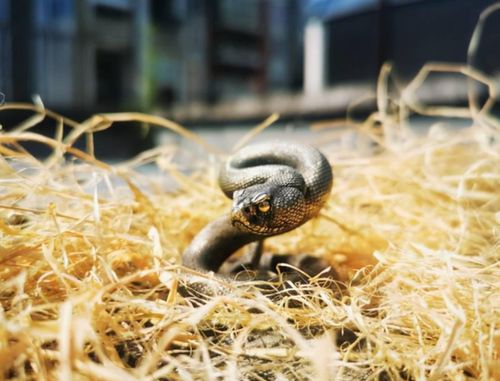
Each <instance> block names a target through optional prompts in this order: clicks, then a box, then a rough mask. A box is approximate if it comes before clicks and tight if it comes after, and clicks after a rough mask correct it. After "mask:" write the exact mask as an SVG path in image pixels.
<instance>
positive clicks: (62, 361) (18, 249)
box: [0, 66, 500, 380]
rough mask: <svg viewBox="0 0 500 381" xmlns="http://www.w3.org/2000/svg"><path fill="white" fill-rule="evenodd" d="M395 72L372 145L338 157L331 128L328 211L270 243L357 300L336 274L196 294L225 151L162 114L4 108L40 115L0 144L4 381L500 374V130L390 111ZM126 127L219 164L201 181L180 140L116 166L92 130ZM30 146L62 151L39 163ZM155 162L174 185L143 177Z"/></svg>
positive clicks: (373, 126)
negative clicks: (187, 258)
mask: <svg viewBox="0 0 500 381" xmlns="http://www.w3.org/2000/svg"><path fill="white" fill-rule="evenodd" d="M427 69H428V68H427ZM427 69H426V70H427ZM431 69H437V70H439V69H442V67H440V66H436V67H434V68H431ZM466 74H471V73H466ZM472 74H473V73H472ZM389 79H390V76H389V71H388V70H384V71H383V73H382V76H381V81H380V83H379V85H380V86H381V90H380V92H379V94H378V95H379V97H382V98H383V99H385V100H383V101H381V102H379V108H380V110H379V111H378V112H377V113H376V114H374V115H373V116H372V117H371V118H369V119H368V120H367V121H366V122H364V123H362V124H361V125H358V126H357V131H358V133H357V135H356V138H355V139H354V140H353V141H354V145H355V147H357V149H353V146H352V144H349V145H348V146H347V147H346V148H345V149H343V148H342V145H340V146H339V145H331V144H329V143H331V142H333V141H338V136H335V135H338V134H339V133H337V132H334V133H333V134H332V130H331V129H321V130H320V131H315V132H314V134H317V135H316V136H317V137H318V138H319V140H321V141H322V142H323V145H322V146H321V147H320V148H322V150H323V151H324V152H325V154H326V155H327V156H328V157H329V159H330V161H331V162H332V163H333V166H334V172H335V176H336V178H335V183H334V190H333V193H332V196H331V198H330V200H329V201H328V204H327V206H326V208H325V209H324V211H323V212H322V214H321V216H320V217H319V218H317V219H315V220H314V221H312V222H310V223H308V224H306V225H305V226H303V227H302V228H300V229H297V230H296V231H293V232H291V233H288V234H286V235H283V236H280V237H276V238H273V239H270V240H269V242H268V244H267V247H266V249H267V251H268V252H272V253H309V254H311V255H315V256H321V257H323V258H325V259H326V260H328V261H329V262H330V263H331V264H332V266H333V267H334V268H336V270H337V272H338V273H339V274H340V278H341V281H342V282H343V283H345V289H344V290H343V291H342V292H341V293H339V292H337V290H336V288H335V287H332V285H330V286H328V283H325V282H324V280H322V274H319V275H318V276H317V277H313V278H311V279H309V281H308V282H307V283H305V284H299V285H294V284H288V285H287V287H288V289H285V288H284V287H280V285H279V284H278V283H279V282H275V283H274V284H273V285H271V287H272V289H273V290H275V291H274V292H271V293H270V292H269V290H268V291H267V292H266V293H263V292H261V291H259V288H258V287H257V286H258V285H256V284H252V283H244V282H242V283H234V284H232V283H231V284H226V286H227V287H229V288H230V290H231V291H230V292H229V293H227V294H224V295H220V296H214V297H209V298H206V299H204V300H201V299H200V298H185V297H182V296H181V295H180V294H179V292H178V290H179V287H188V286H189V282H190V281H192V279H193V276H195V275H197V274H195V273H194V272H193V271H192V270H190V269H185V268H182V267H181V266H179V265H178V263H179V259H180V256H181V254H182V251H183V249H184V248H185V247H186V245H187V244H188V243H189V242H190V240H191V239H192V238H193V236H194V235H195V234H196V233H197V232H198V231H199V230H200V229H201V228H202V227H203V226H204V225H205V224H206V223H208V222H209V221H211V220H213V219H214V218H216V217H217V216H218V215H220V214H221V213H223V212H224V211H226V210H227V209H228V208H229V205H230V202H229V200H226V199H225V198H224V196H223V195H222V194H221V192H220V191H219V190H218V187H217V185H216V182H215V178H216V176H215V171H214V169H213V167H214V166H213V165H210V164H208V163H209V162H211V161H212V162H213V161H214V160H211V161H210V160H208V159H207V158H209V157H211V158H219V159H221V158H222V155H221V154H220V153H219V152H217V149H215V148H213V147H210V146H208V145H207V144H206V143H204V142H203V141H202V140H200V139H199V138H197V137H196V136H195V135H193V134H192V133H190V132H188V131H185V130H183V129H182V128H181V127H180V126H178V125H176V124H175V123H173V122H170V121H166V120H164V119H161V118H158V117H153V116H148V115H143V114H108V115H100V116H95V117H93V118H91V119H89V120H88V121H86V122H83V123H77V122H74V121H71V120H68V119H65V118H63V117H62V116H59V115H57V114H55V113H53V112H51V111H48V110H45V109H43V108H42V106H41V104H37V103H35V105H19V104H17V105H16V104H5V105H4V106H2V108H3V109H9V108H10V109H16V108H17V109H19V108H30V109H32V110H34V111H35V112H34V116H33V117H32V118H30V119H28V120H27V121H26V122H25V123H23V124H21V125H19V126H17V127H16V128H14V129H12V130H10V132H3V133H2V135H0V143H1V145H0V150H1V153H2V156H1V162H0V165H1V173H2V176H1V186H2V188H1V200H0V214H1V218H0V229H1V245H0V250H1V251H0V261H1V267H0V279H1V283H0V300H1V310H0V321H1V324H0V333H1V334H0V371H1V374H2V376H3V377H4V378H6V379H40V380H44V379H47V380H50V379H60V380H67V379H70V377H74V378H75V379H102V380H136V379H145V380H148V379H150V380H154V379H165V380H166V379H182V380H189V379H214V380H215V379H230V380H237V379H255V380H260V379H283V380H284V379H319V380H328V379H334V378H335V377H337V378H336V379H341V380H342V379H346V380H350V379H433V380H440V379H453V380H460V379H468V378H470V379H481V380H488V379H495V378H498V377H499V374H498V368H499V367H500V366H499V365H500V363H499V359H498V351H499V344H500V336H499V335H500V334H499V331H498V329H499V328H498V327H499V323H500V317H499V313H498V311H499V308H500V305H499V304H500V294H499V279H500V278H499V276H500V269H499V264H498V259H499V233H500V231H499V222H500V214H499V213H500V192H499V190H500V158H499V149H498V145H499V142H500V139H499V136H498V126H495V124H494V120H492V119H491V117H490V116H488V113H486V112H484V111H481V110H476V111H474V109H473V108H472V107H471V108H470V109H469V112H470V114H469V116H470V117H471V126H470V127H469V128H466V129H462V130H457V131H451V132H447V131H446V130H445V129H443V128H441V127H442V126H439V125H437V126H435V127H433V128H432V129H431V130H430V131H429V133H428V134H425V135H416V134H415V133H414V131H413V130H412V129H411V128H408V126H407V124H406V122H405V121H404V120H403V119H404V118H403V119H402V118H401V116H402V115H403V116H404V115H406V114H408V113H409V110H411V109H415V108H416V107H414V105H415V104H416V103H415V99H414V98H410V97H409V96H408V94H407V93H406V94H405V93H404V91H403V95H404V96H402V97H401V99H400V100H399V102H398V107H399V108H398V111H399V113H397V114H394V113H393V112H389V109H390V108H389V107H388V106H387V104H389V96H388V95H387V93H386V90H384V89H387V87H388V86H387V83H388V81H389ZM412 86H414V84H413V85H412ZM412 91H413V90H412ZM420 106H421V105H420ZM405 110H406V111H405ZM421 111H422V110H421ZM423 111H425V108H424V110H423ZM438 111H439V109H438ZM449 111H450V110H448V109H446V110H441V112H442V113H446V112H449ZM432 112H433V113H435V112H436V109H435V108H433V109H432ZM451 112H453V110H451ZM41 118H52V119H54V121H55V122H54V125H55V129H54V131H55V132H54V137H53V138H48V137H44V136H41V135H38V134H34V133H31V132H30V128H31V127H32V126H33V125H35V124H36V123H38V122H39V121H40V120H41ZM121 120H140V121H143V122H147V123H150V124H151V125H160V126H163V127H167V128H171V129H173V130H176V131H177V132H179V133H181V134H183V135H184V136H185V137H186V138H187V139H191V140H193V141H195V142H198V143H199V144H200V145H201V146H203V147H204V150H205V152H206V157H204V158H203V157H202V158H201V159H200V160H199V162H198V166H197V167H196V168H195V169H194V170H192V171H189V172H186V171H183V170H182V167H183V164H182V163H179V162H178V161H176V160H175V158H176V156H177V155H178V154H179V152H176V149H177V148H176V147H170V146H167V147H160V148H155V149H153V150H151V151H148V152H144V153H143V154H141V155H139V156H138V157H137V158H134V159H132V160H130V161H128V162H125V163H121V164H117V165H113V166H111V165H108V164H106V163H103V162H101V161H99V160H98V159H97V158H95V157H94V155H93V153H92V152H93V150H92V146H93V145H92V141H93V135H94V134H98V131H99V130H101V129H103V128H119V125H116V124H113V123H116V122H119V121H121ZM270 121H271V120H268V121H267V122H266V123H264V124H263V125H262V126H259V127H258V128H257V130H260V129H262V128H263V127H264V126H265V125H267V124H268V122H270ZM252 134H253V133H251V134H249V135H248V136H247V137H244V140H248V139H250V140H251V137H252ZM311 134H313V132H311ZM345 134H352V132H351V131H348V132H345ZM340 135H341V138H342V134H340ZM78 139H86V141H87V148H86V150H85V151H82V150H79V149H77V148H75V146H74V143H75V141H77V140H78ZM329 139H332V140H331V141H329ZM351 140H352V139H351ZM27 141H31V142H33V141H35V142H38V143H39V144H44V145H47V146H49V147H50V148H51V149H52V155H50V156H49V157H47V158H44V159H40V158H36V157H34V156H32V155H30V153H29V152H28V151H26V150H25V149H24V148H23V144H24V143H25V142H27ZM367 142H368V143H369V144H366V143H367ZM332 147H335V149H333V148H332ZM339 147H340V148H339ZM367 147H368V150H367ZM184 154H186V155H189V152H188V153H184ZM147 163H148V164H149V165H155V166H156V167H157V168H158V169H159V173H160V175H147V174H143V173H142V172H141V171H139V170H138V169H139V168H140V167H141V166H143V165H145V164H147ZM166 179H170V182H168V181H166ZM167 183H168V184H167ZM198 275H201V274H198ZM202 277H203V275H202ZM205 277H206V276H205ZM206 278H210V277H206ZM206 281H210V282H218V281H217V280H213V279H206ZM284 281H286V280H284ZM290 288H292V289H293V290H292V291H293V292H291V291H290Z"/></svg>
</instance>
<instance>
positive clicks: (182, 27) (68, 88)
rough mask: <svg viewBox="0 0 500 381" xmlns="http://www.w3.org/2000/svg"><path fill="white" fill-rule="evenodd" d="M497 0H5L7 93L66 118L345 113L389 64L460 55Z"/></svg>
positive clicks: (494, 62)
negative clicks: (133, 113) (136, 113)
mask: <svg viewBox="0 0 500 381" xmlns="http://www.w3.org/2000/svg"><path fill="white" fill-rule="evenodd" d="M494 2H495V1H494V0H0V92H1V93H3V94H4V95H5V99H6V100H7V101H29V100H30V99H31V96H32V95H33V94H40V96H41V98H42V100H43V101H44V103H45V104H46V106H47V107H50V108H52V109H57V110H58V111H60V112H64V113H67V114H69V115H72V114H75V113H79V114H83V115H88V114H90V113H93V112H96V111H104V110H105V111H117V110H137V109H140V110H147V111H152V110H154V111H159V112H162V113H165V114H166V115H168V116H172V117H174V118H176V119H178V120H180V121H191V122H196V121H205V120H209V121H210V120H212V121H216V120H242V119H248V120H249V119H259V118H262V117H263V116H265V115H268V114H269V113H270V112H273V111H278V112H281V113H282V114H283V115H285V116H287V115H288V116H290V117H295V116H298V117H305V118H308V117H318V116H324V115H328V114H335V113H342V111H343V110H345V107H346V106H347V105H348V104H349V103H350V102H352V101H353V100H355V99H359V97H361V96H362V95H363V94H366V92H367V91H369V90H372V89H373V87H374V84H375V82H376V78H377V75H378V72H379V69H380V66H381V64H382V63H383V62H385V61H388V60H390V61H392V62H394V67H395V73H396V74H397V75H398V76H399V77H400V78H401V79H402V80H407V79H409V78H410V77H411V76H413V75H414V74H415V73H416V72H417V71H418V69H419V68H420V67H421V66H422V65H423V64H424V63H426V62H429V61H447V62H449V61H451V62H459V63H463V62H465V59H466V51H467V45H468V42H469V39H470V37H471V34H472V30H473V28H474V25H475V24H476V22H477V20H478V16H479V14H480V12H481V11H482V10H483V9H484V8H485V7H486V6H488V5H489V4H492V3H494ZM495 20H496V22H493V21H492V22H491V23H489V24H488V29H487V33H485V37H484V41H483V43H482V46H481V52H483V53H485V55H484V57H478V58H479V61H478V63H479V65H480V69H482V70H484V71H485V72H487V73H489V74H498V72H499V70H500V51H499V50H498V48H497V47H498V42H499V41H500V18H499V17H496V18H495ZM303 90H306V91H303ZM453 91H454V93H455V90H453ZM438 93H439V91H438V92H437V93H432V94H431V95H432V96H435V95H436V96H437V95H439V94H438ZM448 95H449V94H448ZM448 95H447V93H446V94H445V96H448ZM462 95H463V94H458V93H457V97H456V99H455V101H460V97H462ZM452 101H454V100H452Z"/></svg>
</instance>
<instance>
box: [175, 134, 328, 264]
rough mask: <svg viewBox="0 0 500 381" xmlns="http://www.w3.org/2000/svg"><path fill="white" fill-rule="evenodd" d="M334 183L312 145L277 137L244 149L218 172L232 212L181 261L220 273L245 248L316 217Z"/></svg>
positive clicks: (207, 230)
mask: <svg viewBox="0 0 500 381" xmlns="http://www.w3.org/2000/svg"><path fill="white" fill-rule="evenodd" d="M332 182H333V174H332V168H331V166H330V164H329V163H328V160H327V159H326V158H325V157H324V156H323V154H322V153H321V152H319V151H318V150H317V149H315V148H313V147H311V146H307V145H302V144H297V143H283V142H273V143H264V144H257V145H251V146H247V147H245V148H243V149H241V150H240V151H238V152H237V153H236V154H235V155H234V156H232V157H231V158H229V159H228V160H227V162H225V163H224V164H223V165H222V167H221V169H220V173H219V186H220V187H221V189H222V191H223V192H224V193H225V194H226V196H227V197H229V198H231V199H233V206H232V210H231V212H230V213H229V214H225V215H223V216H221V217H219V218H218V219H216V220H215V221H213V222H211V223H210V224H208V225H207V226H205V228H203V229H202V230H201V232H200V233H198V235H197V236H196V237H195V238H194V239H193V241H192V242H191V244H190V245H189V246H188V248H187V249H186V250H185V252H184V254H183V257H182V264H183V265H184V266H186V267H190V268H193V269H195V270H199V271H203V272H209V271H214V272H217V271H218V270H219V268H220V267H221V265H222V264H223V263H224V262H225V261H226V260H227V259H228V258H229V257H230V256H231V254H233V253H234V252H235V251H237V250H238V249H240V248H241V247H243V246H245V245H247V244H249V243H251V242H255V241H260V240H263V239H264V238H266V237H270V236H274V235H278V234H282V233H285V232H288V231H290V230H293V229H295V228H297V227H299V226H300V225H302V224H304V223H305V222H307V221H308V220H309V219H311V218H312V217H314V216H316V215H317V214H318V213H319V211H320V210H321V208H322V207H323V205H324V204H325V202H326V200H327V199H328V197H329V195H330V191H331V188H332Z"/></svg>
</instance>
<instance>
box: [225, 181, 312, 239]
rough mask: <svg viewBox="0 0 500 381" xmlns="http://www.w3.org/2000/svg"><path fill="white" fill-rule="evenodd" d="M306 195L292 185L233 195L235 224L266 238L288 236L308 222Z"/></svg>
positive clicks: (263, 186) (262, 186)
mask: <svg viewBox="0 0 500 381" xmlns="http://www.w3.org/2000/svg"><path fill="white" fill-rule="evenodd" d="M305 212H306V203H305V200H304V195H303V193H302V192H301V191H300V190H299V189H297V188H295V187H290V186H277V185H269V184H257V185H253V186H250V187H248V188H245V189H241V190H238V191H236V192H234V194H233V208H232V211H231V223H232V224H233V225H234V226H236V227H237V228H239V229H241V230H243V231H249V232H252V233H255V234H258V235H262V236H272V235H276V234H281V233H285V232H287V231H290V230H293V229H295V228H296V227H297V226H299V225H301V224H302V223H303V222H304V219H305V214H306V213H305Z"/></svg>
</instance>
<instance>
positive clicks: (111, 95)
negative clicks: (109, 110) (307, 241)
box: [96, 50, 127, 107]
mask: <svg viewBox="0 0 500 381" xmlns="http://www.w3.org/2000/svg"><path fill="white" fill-rule="evenodd" d="M126 59H127V58H126V54H125V53H124V52H121V51H109V50H97V54H96V65H97V67H96V72H97V102H98V104H99V106H105V107H116V106H120V105H122V104H123V101H124V98H125V91H124V80H125V76H124V74H125V67H124V66H125V62H126Z"/></svg>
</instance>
